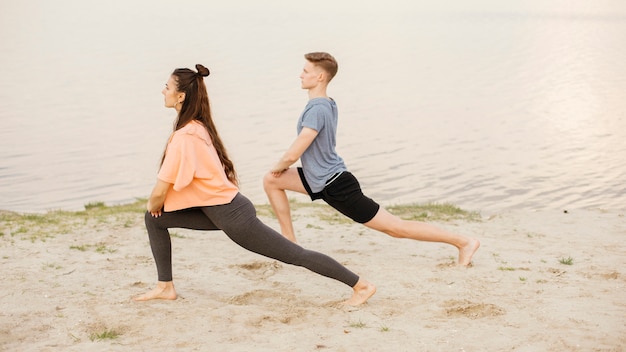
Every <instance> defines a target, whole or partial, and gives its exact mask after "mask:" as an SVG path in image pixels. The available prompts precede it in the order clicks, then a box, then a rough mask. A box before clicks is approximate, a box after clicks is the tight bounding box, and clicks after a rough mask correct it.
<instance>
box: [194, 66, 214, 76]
mask: <svg viewBox="0 0 626 352" xmlns="http://www.w3.org/2000/svg"><path fill="white" fill-rule="evenodd" d="M196 70H198V74H199V75H200V76H202V77H207V76H208V75H209V74H210V73H211V72H209V69H208V68H206V67H204V66H202V65H200V64H197V65H196Z"/></svg>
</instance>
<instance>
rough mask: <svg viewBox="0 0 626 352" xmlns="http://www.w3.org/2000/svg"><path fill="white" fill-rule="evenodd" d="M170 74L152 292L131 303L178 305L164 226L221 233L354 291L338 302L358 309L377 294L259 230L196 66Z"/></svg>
mask: <svg viewBox="0 0 626 352" xmlns="http://www.w3.org/2000/svg"><path fill="white" fill-rule="evenodd" d="M196 69H197V70H198V72H194V71H192V70H190V69H187V68H179V69H176V70H174V72H173V73H172V75H171V76H170V78H169V80H168V82H167V84H166V85H165V89H163V92H162V93H163V95H164V96H165V107H168V108H174V109H175V110H176V112H177V113H178V115H177V118H176V122H175V124H174V132H173V133H172V135H171V137H170V139H169V141H168V144H167V146H166V149H165V152H164V154H163V158H162V160H161V167H160V169H159V173H158V177H157V182H156V185H155V186H154V189H153V190H152V193H151V195H150V199H149V200H148V204H147V208H148V211H147V212H146V215H145V222H146V228H147V230H148V236H149V238H150V247H151V249H152V254H153V255H154V260H155V262H156V267H157V272H158V283H157V287H156V288H155V289H153V290H151V291H149V292H147V293H145V294H142V295H140V296H137V297H135V298H134V299H135V300H136V301H146V300H151V299H176V297H177V295H176V290H175V288H174V282H173V280H172V246H171V240H170V235H169V231H168V229H169V228H174V227H178V228H188V229H195V230H222V231H224V233H226V235H227V236H228V237H229V238H230V239H232V240H233V241H234V242H235V243H237V244H238V245H240V246H241V247H243V248H245V249H247V250H249V251H252V252H255V253H258V254H261V255H264V256H266V257H269V258H273V259H276V260H279V261H281V262H284V263H287V264H293V265H297V266H302V267H305V268H307V269H309V270H311V271H314V272H316V273H318V274H320V275H324V276H327V277H329V278H332V279H335V280H338V281H341V282H343V283H345V284H346V285H348V286H350V287H352V289H353V291H354V292H353V294H352V297H350V298H349V299H348V300H347V301H345V302H344V303H345V304H347V305H359V304H361V303H364V302H365V301H367V299H368V298H369V297H371V296H372V295H373V294H374V293H375V292H376V288H375V286H374V285H372V284H371V283H369V282H367V281H366V280H364V279H360V278H359V277H358V276H357V275H356V274H354V273H353V272H351V271H350V270H348V269H346V268H345V267H344V266H342V265H341V264H339V263H338V262H337V261H335V260H334V259H332V258H330V257H328V256H326V255H324V254H321V253H317V252H314V251H310V250H306V249H304V248H302V247H300V246H298V245H297V244H294V243H293V242H291V241H289V240H287V239H286V238H284V237H283V236H282V235H280V234H279V233H278V232H276V231H274V230H272V229H271V228H269V227H268V226H266V225H265V224H263V223H262V222H261V221H260V220H259V219H258V218H257V216H256V210H255V209H254V206H253V205H252V203H251V202H250V201H249V200H248V199H247V198H246V197H244V196H243V195H242V194H241V193H239V190H238V187H237V174H236V172H235V168H234V166H233V163H232V161H231V160H230V159H229V158H228V155H227V153H226V149H225V148H224V145H223V144H222V141H221V139H220V137H219V135H218V133H217V130H216V128H215V124H214V123H213V118H212V116H211V109H210V104H209V97H208V94H207V90H206V86H205V84H204V79H203V78H204V77H206V76H208V75H209V70H208V69H207V68H206V67H204V66H202V65H196Z"/></svg>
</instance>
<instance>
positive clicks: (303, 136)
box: [270, 127, 317, 176]
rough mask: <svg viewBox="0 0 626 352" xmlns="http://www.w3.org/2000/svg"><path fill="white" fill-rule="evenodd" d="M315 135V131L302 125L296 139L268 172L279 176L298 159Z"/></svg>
mask: <svg viewBox="0 0 626 352" xmlns="http://www.w3.org/2000/svg"><path fill="white" fill-rule="evenodd" d="M315 137H317V131H316V130H314V129H312V128H308V127H304V128H303V129H302V131H300V134H298V137H297V138H296V140H295V141H294V142H293V143H292V144H291V147H289V149H287V151H286V152H285V154H283V157H282V158H280V160H279V161H278V162H277V163H276V165H274V167H272V168H271V169H270V172H271V173H272V174H274V176H279V175H280V174H282V173H283V171H285V170H287V169H288V168H289V166H291V165H292V164H293V163H295V162H296V161H298V159H300V156H302V153H304V151H305V150H306V149H307V148H308V147H309V146H310V145H311V143H313V140H314V139H315Z"/></svg>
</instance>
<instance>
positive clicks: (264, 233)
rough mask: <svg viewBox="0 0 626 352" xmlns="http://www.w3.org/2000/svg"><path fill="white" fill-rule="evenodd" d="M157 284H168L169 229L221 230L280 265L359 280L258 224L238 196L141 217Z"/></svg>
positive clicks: (348, 282) (328, 259)
mask: <svg viewBox="0 0 626 352" xmlns="http://www.w3.org/2000/svg"><path fill="white" fill-rule="evenodd" d="M145 220H146V228H147V230H148V237H149V238H150V247H151V248H152V255H154V261H155V262H156V267H157V272H158V275H159V281H172V242H171V239H170V234H169V231H168V229H169V228H185V229H192V230H222V231H224V233H226V235H227V236H228V237H229V238H230V239H231V240H233V241H234V242H235V243H237V244H238V245H240V246H241V247H243V248H245V249H247V250H249V251H251V252H254V253H258V254H261V255H264V256H266V257H269V258H272V259H276V260H279V261H281V262H283V263H287V264H293V265H297V266H302V267H305V268H307V269H309V270H311V271H314V272H316V273H318V274H320V275H323V276H326V277H329V278H332V279H335V280H338V281H341V282H343V283H344V284H346V285H348V286H350V287H354V285H356V283H357V281H359V277H358V276H357V275H356V274H355V273H353V272H351V271H350V270H348V269H347V268H346V267H344V266H343V265H341V264H339V263H338V262H337V261H336V260H334V259H333V258H331V257H329V256H327V255H325V254H322V253H318V252H314V251H310V250H307V249H304V248H302V247H300V246H299V245H297V244H295V243H293V242H291V241H289V240H288V239H286V238H285V237H283V236H282V235H281V234H279V233H278V232H276V231H274V230H273V229H271V228H270V227H269V226H267V225H265V224H264V223H262V222H261V220H259V218H257V216H256V209H255V208H254V206H253V205H252V203H251V202H250V201H249V200H248V198H246V197H244V196H243V195H242V194H241V193H238V194H237V196H235V198H234V199H233V201H232V202H230V203H229V204H224V205H215V206H208V207H198V208H189V209H183V210H178V211H173V212H163V214H162V215H161V216H159V217H158V218H155V217H153V216H152V215H151V214H150V213H149V212H146V216H145Z"/></svg>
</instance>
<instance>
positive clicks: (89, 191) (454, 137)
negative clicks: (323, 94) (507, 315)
mask: <svg viewBox="0 0 626 352" xmlns="http://www.w3.org/2000/svg"><path fill="white" fill-rule="evenodd" d="M335 3H336V2H335ZM335 3H333V2H330V1H327V2H325V1H321V2H320V4H322V5H324V6H325V7H320V9H317V10H316V9H310V8H309V7H308V6H307V7H306V8H305V7H301V6H300V5H298V4H296V3H292V2H282V1H279V0H274V1H268V2H263V3H262V4H261V3H257V2H253V1H251V0H249V1H244V2H239V3H237V4H234V3H233V4H232V5H229V4H222V5H214V4H210V3H209V2H206V1H183V2H179V3H177V5H176V6H173V5H172V3H171V2H165V1H134V2H128V1H119V0H114V1H109V2H103V3H96V4H93V3H87V2H84V1H78V0H76V1H72V0H60V1H55V2H48V1H34V0H26V1H19V2H2V4H1V5H0V45H1V54H0V72H1V73H2V78H3V79H2V80H1V81H0V101H1V102H2V103H1V104H0V119H1V121H2V129H1V130H0V209H5V210H14V211H23V212H43V211H46V210H50V209H67V210H75V209H82V208H83V206H84V204H87V203H89V202H96V201H103V202H105V203H107V204H118V203H125V202H130V201H133V200H134V199H135V198H137V197H146V196H147V195H148V194H149V192H150V190H151V188H152V185H153V184H154V181H155V177H156V172H157V168H158V162H159V158H160V156H161V153H162V151H163V147H164V145H165V142H166V140H167V138H168V135H169V133H170V132H171V128H172V122H173V120H174V118H175V115H174V112H173V110H168V109H165V108H163V98H162V95H161V93H160V92H161V89H162V87H163V85H164V83H165V82H166V80H167V78H168V76H169V74H170V73H171V71H172V70H173V69H174V68H176V67H193V66H194V65H195V64H196V63H202V64H205V65H206V66H208V67H209V68H210V69H211V71H212V74H211V76H210V77H209V78H207V80H206V83H207V85H208V88H209V94H210V96H211V99H212V101H211V102H212V107H213V110H214V116H215V119H216V122H217V124H218V128H219V129H220V131H221V133H222V137H223V139H224V140H225V143H226V145H227V147H228V149H229V152H230V154H231V157H232V158H233V160H234V162H235V165H236V166H237V168H238V172H239V174H240V178H241V184H242V191H243V193H244V194H246V195H247V196H248V197H249V198H251V199H252V200H253V201H254V202H256V203H266V198H265V195H264V193H263V189H262V181H261V180H262V177H263V174H264V173H265V172H266V170H267V169H268V168H269V167H270V166H271V165H272V164H273V163H274V161H275V160H276V159H277V158H278V157H279V156H280V155H281V153H282V152H283V151H284V150H285V149H286V148H287V147H288V146H289V145H290V143H291V141H292V140H293V138H295V133H296V132H295V123H296V120H297V118H298V115H299V113H300V112H301V109H302V108H303V107H304V105H305V104H306V100H307V96H306V92H305V91H302V90H301V89H300V88H299V87H300V82H299V79H298V75H299V73H300V71H301V68H302V65H303V63H304V61H303V57H302V55H303V54H304V53H306V52H309V51H317V50H323V51H329V52H331V53H332V54H334V55H335V56H336V57H337V59H338V60H339V64H340V69H339V74H338V76H337V77H336V78H335V80H334V81H333V83H332V84H331V87H330V90H329V94H330V95H331V96H332V97H333V98H334V99H336V100H337V101H338V104H339V109H340V127H339V128H340V130H339V136H338V142H339V145H338V150H339V152H340V154H341V155H342V156H343V157H344V159H345V160H346V162H347V164H348V167H349V168H350V169H351V170H352V171H353V172H354V173H355V174H356V175H357V176H358V177H359V178H360V180H361V183H362V186H363V188H364V189H365V191H366V193H367V194H368V195H370V196H371V197H373V198H374V199H376V200H378V201H379V202H381V203H383V204H393V203H411V202H427V201H435V202H451V203H455V204H457V205H459V206H461V207H463V208H466V209H471V210H479V211H482V212H483V213H493V212H499V211H503V210H506V209H512V208H515V209H533V210H534V209H582V208H606V209H620V210H624V209H626V186H625V184H626V182H625V180H626V162H625V159H626V158H625V157H626V99H625V98H626V95H625V94H626V65H624V63H625V62H626V5H624V3H623V2H619V1H594V2H587V1H582V0H580V1H561V2H558V1H555V2H550V4H546V2H544V1H525V2H524V3H523V4H514V5H511V4H508V5H505V4H503V3H502V2H500V1H473V2H469V3H465V2H463V4H458V3H460V2H455V1H448V2H445V1H444V2H437V5H433V4H431V2H419V1H418V2H415V1H391V2H385V3H384V5H383V4H380V5H363V4H362V2H360V1H346V2H343V3H341V5H337V4H335ZM329 9H332V10H329Z"/></svg>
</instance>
